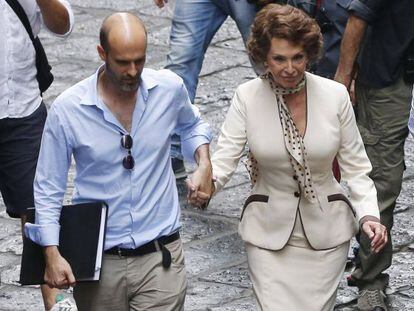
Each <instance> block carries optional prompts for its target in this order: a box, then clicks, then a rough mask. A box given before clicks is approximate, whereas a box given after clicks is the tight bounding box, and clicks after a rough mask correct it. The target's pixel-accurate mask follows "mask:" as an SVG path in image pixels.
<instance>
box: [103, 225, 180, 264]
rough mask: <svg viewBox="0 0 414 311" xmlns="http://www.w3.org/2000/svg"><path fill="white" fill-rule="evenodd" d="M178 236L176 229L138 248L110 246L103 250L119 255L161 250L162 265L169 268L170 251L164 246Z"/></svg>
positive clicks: (140, 254) (124, 255) (126, 255)
mask: <svg viewBox="0 0 414 311" xmlns="http://www.w3.org/2000/svg"><path fill="white" fill-rule="evenodd" d="M179 238H180V233H179V232H178V231H177V232H175V233H173V234H171V235H167V236H162V237H160V238H158V239H155V240H152V241H151V242H148V243H146V244H144V245H141V246H140V247H138V248H135V249H132V248H120V247H118V246H115V247H112V248H110V249H107V250H106V251H105V254H110V255H118V256H119V257H132V256H144V255H146V254H150V253H155V252H158V251H161V252H162V266H163V267H164V268H169V267H170V265H171V253H170V251H169V250H168V249H167V248H166V247H165V246H164V245H166V244H170V243H172V242H174V241H176V240H178V239H179Z"/></svg>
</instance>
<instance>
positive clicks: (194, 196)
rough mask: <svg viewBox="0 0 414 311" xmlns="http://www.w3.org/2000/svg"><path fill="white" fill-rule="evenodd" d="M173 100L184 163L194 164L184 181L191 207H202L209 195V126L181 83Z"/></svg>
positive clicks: (210, 181) (210, 177) (210, 171)
mask: <svg viewBox="0 0 414 311" xmlns="http://www.w3.org/2000/svg"><path fill="white" fill-rule="evenodd" d="M174 101H175V102H176V104H177V105H178V109H179V111H178V122H177V126H176V128H175V132H176V133H177V134H179V135H180V137H181V151H182V154H183V156H184V158H185V159H186V160H187V161H191V162H194V161H195V162H196V163H197V164H198V166H197V169H196V170H195V171H194V173H193V175H192V176H191V177H190V178H189V180H188V181H187V187H188V190H189V194H188V201H189V203H190V204H193V205H197V206H200V207H201V206H203V205H204V204H205V203H206V202H207V201H208V200H209V198H210V195H211V192H212V169H211V163H210V154H209V144H210V141H211V137H212V135H211V129H210V126H209V125H208V124H207V123H206V122H204V121H203V120H202V119H201V115H200V112H199V110H198V108H197V107H196V106H194V105H192V104H191V101H190V99H189V98H188V93H187V90H186V88H185V86H184V83H183V82H182V80H181V83H180V86H179V87H178V89H177V92H176V96H175V97H174Z"/></svg>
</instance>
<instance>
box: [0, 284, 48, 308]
mask: <svg viewBox="0 0 414 311" xmlns="http://www.w3.org/2000/svg"><path fill="white" fill-rule="evenodd" d="M0 310H1V311H44V308H43V300H42V296H41V295H40V289H38V288H33V287H28V286H25V287H20V286H1V287H0Z"/></svg>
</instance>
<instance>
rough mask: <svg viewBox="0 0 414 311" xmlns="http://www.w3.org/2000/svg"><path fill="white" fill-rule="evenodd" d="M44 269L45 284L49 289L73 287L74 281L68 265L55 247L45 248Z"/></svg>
mask: <svg viewBox="0 0 414 311" xmlns="http://www.w3.org/2000/svg"><path fill="white" fill-rule="evenodd" d="M45 257H46V269H45V282H46V284H47V285H49V287H51V288H59V289H64V288H69V286H75V284H76V280H75V277H74V275H73V272H72V268H71V267H70V265H69V263H68V262H67V261H66V259H65V258H63V257H62V256H61V255H60V253H59V251H58V249H57V247H56V246H47V247H46V248H45Z"/></svg>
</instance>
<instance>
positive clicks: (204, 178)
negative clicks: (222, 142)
mask: <svg viewBox="0 0 414 311" xmlns="http://www.w3.org/2000/svg"><path fill="white" fill-rule="evenodd" d="M195 157H196V160H197V163H198V168H197V169H196V170H195V172H194V174H193V175H192V176H191V177H190V178H189V179H188V180H187V188H188V195H187V199H188V203H190V204H191V205H195V206H198V207H201V208H205V206H206V204H207V203H208V202H209V201H210V197H211V194H212V193H213V192H214V184H213V171H212V167H211V162H210V155H209V146H208V145H201V146H200V147H198V149H197V151H196V154H195Z"/></svg>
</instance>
